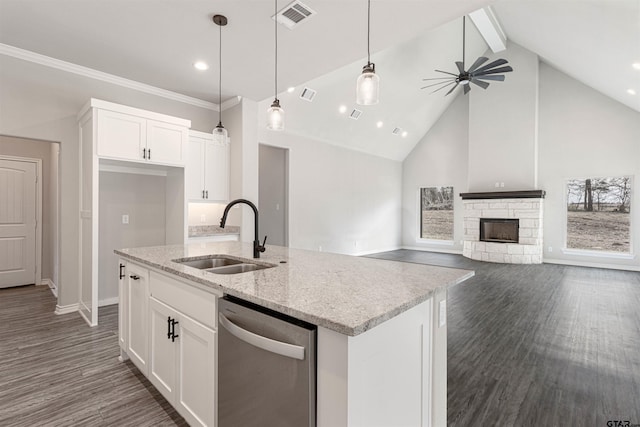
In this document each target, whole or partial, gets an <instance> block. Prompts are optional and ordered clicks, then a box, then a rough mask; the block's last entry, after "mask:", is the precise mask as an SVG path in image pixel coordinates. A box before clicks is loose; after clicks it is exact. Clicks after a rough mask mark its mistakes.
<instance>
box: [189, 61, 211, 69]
mask: <svg viewBox="0 0 640 427" xmlns="http://www.w3.org/2000/svg"><path fill="white" fill-rule="evenodd" d="M193 68H195V69H196V70H200V71H204V70H208V69H209V65H207V63H206V62H204V61H197V62H194V63H193Z"/></svg>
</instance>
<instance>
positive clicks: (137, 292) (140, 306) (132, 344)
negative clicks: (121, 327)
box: [126, 263, 149, 376]
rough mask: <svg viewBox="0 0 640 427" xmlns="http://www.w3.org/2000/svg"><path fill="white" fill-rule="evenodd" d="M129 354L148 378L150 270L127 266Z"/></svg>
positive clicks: (133, 265) (129, 264) (134, 265)
mask: <svg viewBox="0 0 640 427" xmlns="http://www.w3.org/2000/svg"><path fill="white" fill-rule="evenodd" d="M127 275H128V277H127V278H126V280H127V326H128V327H127V332H126V333H127V354H128V355H129V358H130V359H131V361H132V362H133V364H134V365H136V366H137V367H138V369H139V370H140V372H142V373H143V374H144V375H145V376H148V357H147V356H148V354H149V327H148V321H149V314H148V313H149V312H148V301H149V270H147V269H145V268H142V267H140V266H138V265H137V264H131V263H128V264H127Z"/></svg>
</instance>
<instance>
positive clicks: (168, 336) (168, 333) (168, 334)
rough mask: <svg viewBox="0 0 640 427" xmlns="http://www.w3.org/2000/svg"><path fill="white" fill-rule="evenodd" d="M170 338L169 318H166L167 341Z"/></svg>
mask: <svg viewBox="0 0 640 427" xmlns="http://www.w3.org/2000/svg"><path fill="white" fill-rule="evenodd" d="M169 338H171V316H168V317H167V339H169Z"/></svg>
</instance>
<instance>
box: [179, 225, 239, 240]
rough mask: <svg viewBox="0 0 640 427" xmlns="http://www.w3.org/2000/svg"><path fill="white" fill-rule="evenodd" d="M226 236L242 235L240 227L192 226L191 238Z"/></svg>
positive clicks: (190, 227)
mask: <svg viewBox="0 0 640 427" xmlns="http://www.w3.org/2000/svg"><path fill="white" fill-rule="evenodd" d="M225 234H240V227H238V226H236V225H227V226H226V227H225V228H222V227H220V226H218V225H190V226H189V237H190V238H192V237H208V236H222V235H225Z"/></svg>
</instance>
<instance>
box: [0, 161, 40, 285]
mask: <svg viewBox="0 0 640 427" xmlns="http://www.w3.org/2000/svg"><path fill="white" fill-rule="evenodd" d="M0 160H8V161H14V162H25V163H34V164H35V165H36V253H35V256H36V274H35V278H34V281H35V285H36V286H40V285H43V284H46V283H42V159H37V158H31V157H17V156H7V155H4V154H2V155H0Z"/></svg>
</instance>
